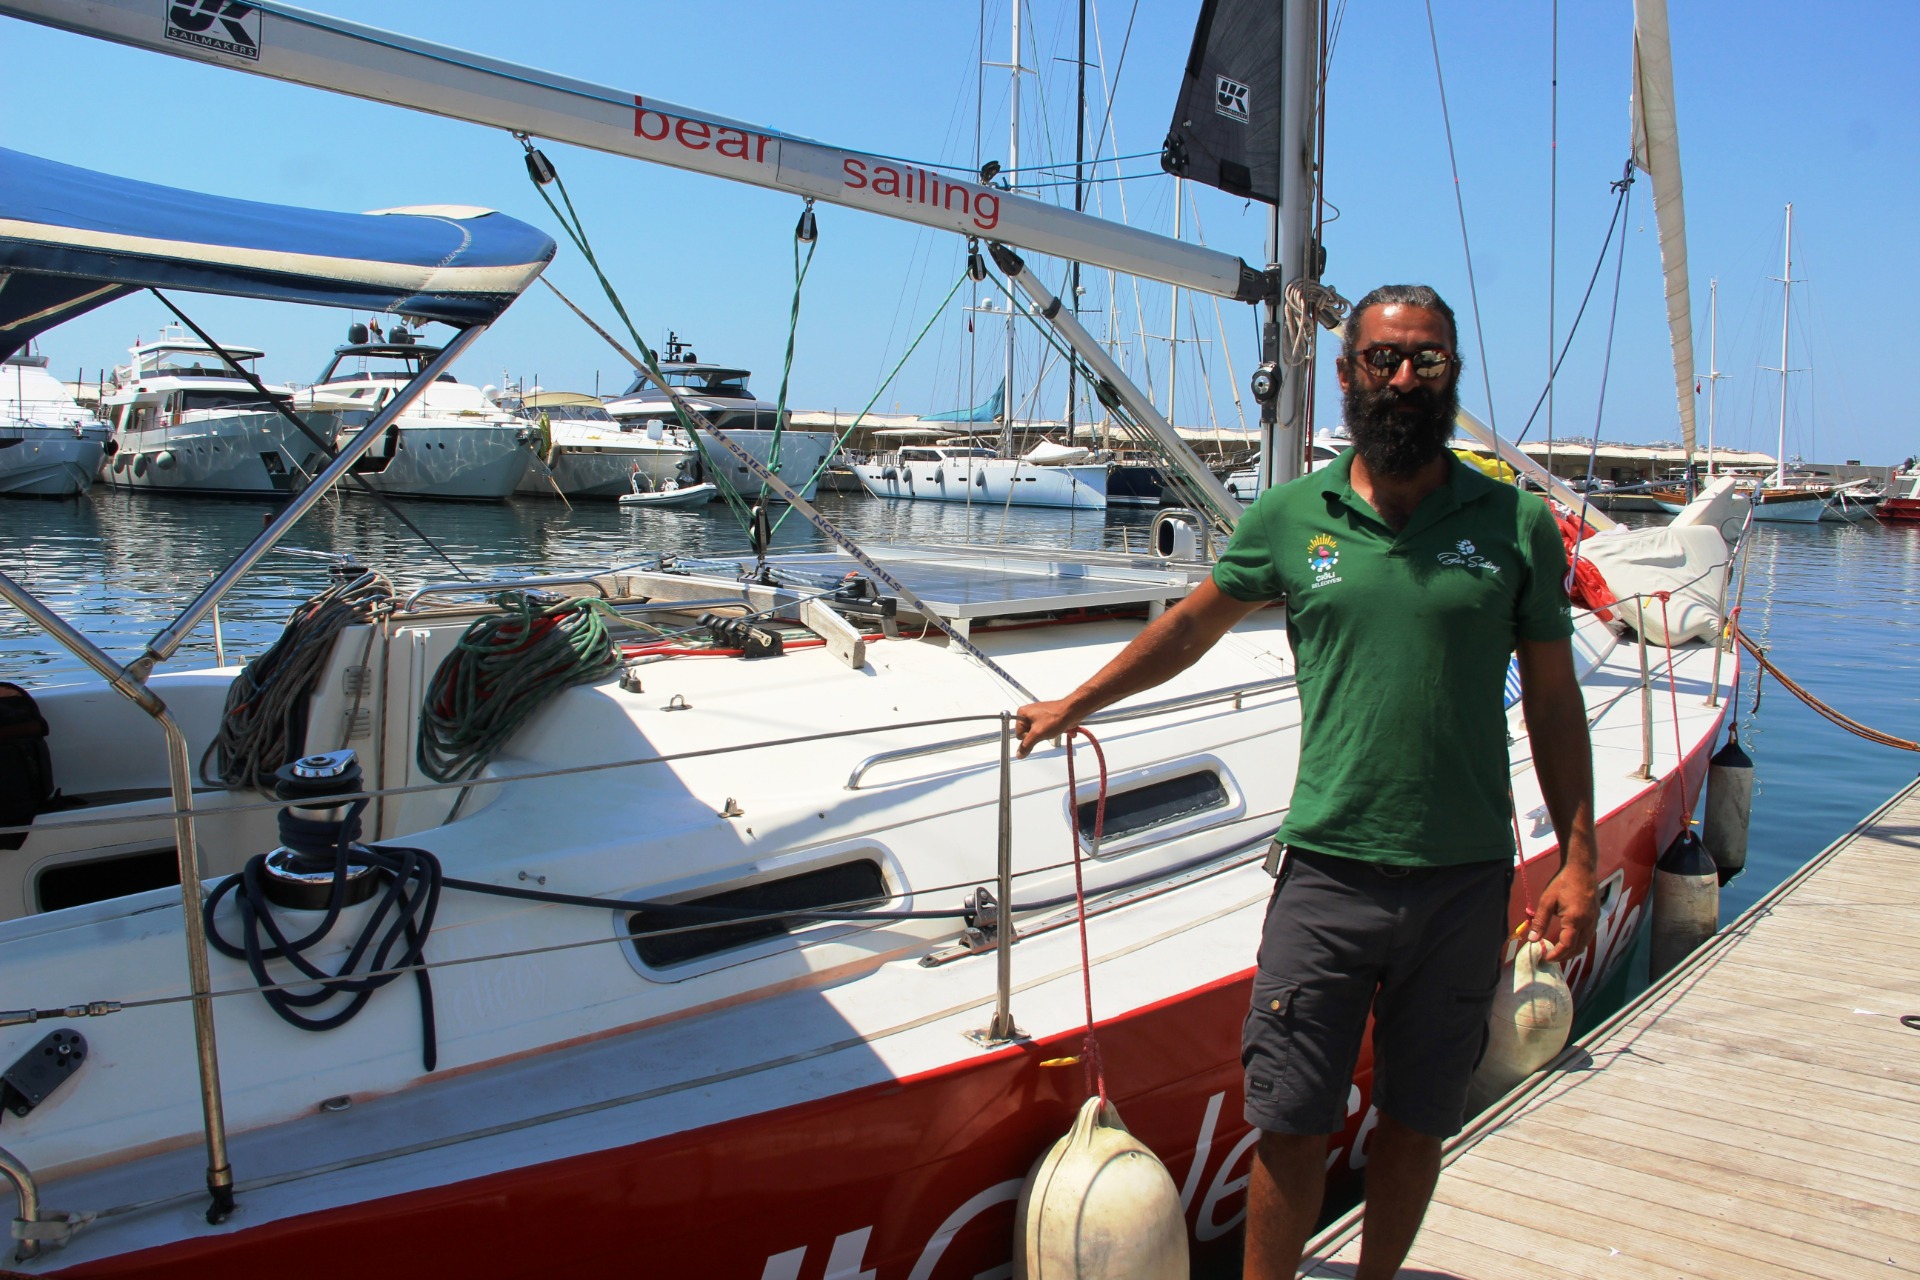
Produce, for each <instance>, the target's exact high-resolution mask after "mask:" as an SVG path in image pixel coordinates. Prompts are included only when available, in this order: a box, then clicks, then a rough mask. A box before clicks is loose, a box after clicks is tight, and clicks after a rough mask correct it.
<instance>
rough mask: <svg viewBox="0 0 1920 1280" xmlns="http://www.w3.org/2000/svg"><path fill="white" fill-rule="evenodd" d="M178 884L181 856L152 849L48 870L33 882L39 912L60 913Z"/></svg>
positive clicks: (165, 850)
mask: <svg viewBox="0 0 1920 1280" xmlns="http://www.w3.org/2000/svg"><path fill="white" fill-rule="evenodd" d="M179 883H180V859H179V856H178V855H177V854H176V853H175V852H174V851H173V850H172V849H153V850H149V851H147V852H145V853H127V854H122V855H120V856H119V857H117V858H103V859H99V860H96V861H93V862H68V863H63V864H61V865H59V866H55V867H48V868H47V869H46V870H45V871H42V872H41V873H40V874H39V876H37V877H36V878H35V880H34V897H35V898H37V899H38V900H39V903H40V910H42V911H59V910H61V909H62V908H64V907H77V906H80V905H81V904H82V903H87V902H103V901H105V900H106V899H108V898H119V897H124V896H125V895H127V894H129V893H145V892H146V891H147V890H148V889H163V888H166V887H167V886H169V885H176V884H179Z"/></svg>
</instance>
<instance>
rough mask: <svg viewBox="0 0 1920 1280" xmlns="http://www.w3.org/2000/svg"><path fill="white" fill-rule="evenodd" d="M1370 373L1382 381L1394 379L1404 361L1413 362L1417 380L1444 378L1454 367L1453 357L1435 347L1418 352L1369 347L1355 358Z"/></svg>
mask: <svg viewBox="0 0 1920 1280" xmlns="http://www.w3.org/2000/svg"><path fill="white" fill-rule="evenodd" d="M1354 359H1356V360H1357V361H1359V363H1360V364H1361V365H1363V366H1364V367H1365V368H1366V369H1367V370H1368V371H1369V372H1370V373H1372V374H1373V375H1374V376H1375V377H1377V378H1380V379H1383V380H1384V379H1388V378H1392V377H1393V376H1394V375H1395V374H1397V373H1399V372H1400V364H1401V362H1402V361H1405V360H1411V361H1413V376H1414V377H1416V378H1426V379H1432V378H1444V377H1446V375H1447V370H1448V369H1450V368H1452V367H1453V357H1452V356H1450V355H1448V354H1447V353H1446V352H1444V351H1440V350H1436V349H1435V348H1433V347H1422V348H1420V349H1419V350H1418V351H1402V350H1401V349H1400V348H1398V347H1386V346H1380V347H1367V348H1366V349H1364V350H1362V351H1360V352H1359V353H1357V354H1356V355H1355V356H1354Z"/></svg>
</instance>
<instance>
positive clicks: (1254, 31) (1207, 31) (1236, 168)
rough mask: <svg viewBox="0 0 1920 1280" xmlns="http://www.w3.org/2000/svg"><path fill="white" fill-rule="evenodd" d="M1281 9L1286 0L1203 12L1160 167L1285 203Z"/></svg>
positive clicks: (1233, 2)
mask: <svg viewBox="0 0 1920 1280" xmlns="http://www.w3.org/2000/svg"><path fill="white" fill-rule="evenodd" d="M1297 2H1298V0H1296V3H1297ZM1283 8H1284V4H1283V0H1205V3H1203V4H1202V5H1201V7H1200V23H1199V25H1198V26H1197V27H1196V28H1195V29H1194V33H1193V52H1192V53H1190V54H1189V55H1188V56H1187V71H1186V76H1185V78H1184V80H1183V82H1182V83H1181V86H1180V100H1179V102H1178V103H1177V104H1175V107H1174V112H1173V125H1172V127H1171V128H1170V129H1168V130H1167V141H1166V145H1165V147H1164V148H1163V149H1162V150H1161V153H1160V167H1161V168H1163V169H1165V170H1166V171H1167V172H1168V173H1171V174H1176V175H1178V176H1179V177H1182V178H1191V179H1192V180H1193V181H1195V182H1204V183H1206V184H1207V185H1208V186H1210V187H1218V188H1220V189H1221V190H1222V191H1226V192H1231V193H1232V194H1234V195H1237V196H1246V197H1249V198H1250V199H1254V200H1264V201H1265V202H1266V203H1268V204H1278V203H1279V202H1280V39H1281V36H1280V20H1281V14H1282V11H1283Z"/></svg>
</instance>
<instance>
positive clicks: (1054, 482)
mask: <svg viewBox="0 0 1920 1280" xmlns="http://www.w3.org/2000/svg"><path fill="white" fill-rule="evenodd" d="M1070 456H1071V457H1073V458H1075V459H1082V458H1085V457H1086V456H1087V451H1086V450H1084V449H1079V450H1074V451H1072V452H1071V454H1070ZM853 473H854V474H855V475H857V476H859V477H860V483H862V484H864V485H865V486H866V487H867V492H868V493H871V494H872V495H873V496H874V497H876V498H906V499H912V500H915V501H919V502H965V503H974V504H978V505H980V506H987V507H997V506H1003V505H1004V506H1016V507H1083V508H1088V509H1091V510H1096V511H1098V510H1103V509H1105V507H1106V505H1107V465H1106V463H1104V462H1094V463H1090V462H1084V461H1070V462H1050V461H1046V460H1044V459H1040V460H1036V459H1035V458H1033V457H1032V456H1028V457H1023V458H1003V457H1001V456H1000V455H999V454H997V453H995V452H994V451H993V450H992V449H983V448H980V447H978V446H975V445H944V444H931V445H909V446H906V447H904V448H901V449H899V450H896V451H894V452H892V453H882V454H878V455H876V456H874V457H873V458H870V459H868V460H867V461H866V462H861V463H856V464H854V468H853Z"/></svg>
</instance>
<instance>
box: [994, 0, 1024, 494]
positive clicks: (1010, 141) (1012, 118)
mask: <svg viewBox="0 0 1920 1280" xmlns="http://www.w3.org/2000/svg"><path fill="white" fill-rule="evenodd" d="M1023 3H1025V0H1012V4H1011V6H1010V7H1011V8H1012V10H1013V61H1012V62H1011V63H1010V64H1009V65H1008V71H1007V74H1008V75H1010V76H1011V77H1012V87H1011V89H1010V90H1009V95H1008V97H1009V106H1008V110H1007V194H1008V195H1012V194H1013V189H1014V187H1015V185H1016V184H1017V183H1018V182H1019V177H1020V6H1021V5H1022V4H1023ZM1018 314H1019V311H1018V310H1017V309H1016V308H1015V307H1014V306H1013V305H1012V299H1011V298H1009V299H1008V305H1007V368H1006V382H1005V383H1004V384H1003V385H1004V386H1005V387H1006V392H1005V394H1004V395H1003V396H1002V397H1001V400H1002V402H1003V403H1002V404H1001V406H1000V456H1001V457H1003V458H1011V457H1012V456H1013V405H1014V401H1015V400H1016V399H1017V398H1018V397H1017V396H1016V395H1015V393H1014V389H1013V321H1014V317H1015V316H1017V315H1018Z"/></svg>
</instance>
